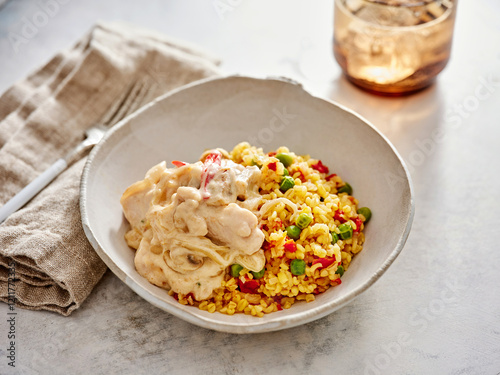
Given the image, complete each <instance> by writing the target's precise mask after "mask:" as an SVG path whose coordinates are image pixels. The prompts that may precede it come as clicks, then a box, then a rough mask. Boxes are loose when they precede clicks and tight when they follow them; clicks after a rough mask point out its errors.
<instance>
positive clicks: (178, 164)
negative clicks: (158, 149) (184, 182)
mask: <svg viewBox="0 0 500 375" xmlns="http://www.w3.org/2000/svg"><path fill="white" fill-rule="evenodd" d="M172 164H173V165H175V166H176V167H177V168H180V167H183V166H185V165H186V164H187V163H184V162H183V161H179V160H173V161H172Z"/></svg>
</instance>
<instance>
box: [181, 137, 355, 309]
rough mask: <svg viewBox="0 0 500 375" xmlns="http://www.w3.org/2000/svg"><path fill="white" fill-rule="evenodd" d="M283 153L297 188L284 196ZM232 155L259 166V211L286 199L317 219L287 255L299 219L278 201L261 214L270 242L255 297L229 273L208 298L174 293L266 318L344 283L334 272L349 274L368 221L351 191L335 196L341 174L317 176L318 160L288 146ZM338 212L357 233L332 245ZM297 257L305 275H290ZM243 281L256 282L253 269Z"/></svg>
mask: <svg viewBox="0 0 500 375" xmlns="http://www.w3.org/2000/svg"><path fill="white" fill-rule="evenodd" d="M279 153H288V154H289V155H291V156H292V157H293V163H292V164H291V165H290V166H289V167H288V172H289V175H290V176H292V177H293V178H294V181H295V186H294V187H293V188H291V189H289V190H287V191H286V192H285V193H282V192H281V191H280V182H281V179H282V176H283V172H284V166H283V164H282V163H280V162H279V160H278V159H277V158H275V157H274V155H276V154H279ZM229 156H230V158H231V160H233V161H234V162H236V163H239V164H242V165H244V166H250V165H257V166H259V167H260V168H261V172H262V179H261V183H260V193H261V195H262V200H261V203H260V206H259V208H260V207H261V206H262V205H264V204H265V203H266V202H268V201H270V200H272V199H276V198H280V197H284V198H287V199H289V200H290V201H292V202H293V203H295V204H296V205H297V208H298V210H299V213H309V214H311V215H312V216H313V218H314V220H313V222H312V223H311V224H310V225H309V226H308V227H306V228H305V229H303V230H302V232H301V234H300V238H299V239H298V240H296V241H295V245H296V248H297V250H296V251H295V252H289V251H285V248H284V246H285V243H286V242H289V241H292V240H290V239H289V238H288V237H287V233H286V230H285V228H286V227H287V226H289V225H291V224H293V220H294V219H296V215H295V217H294V218H292V212H291V210H290V209H288V208H287V207H286V206H285V204H284V203H282V202H279V203H277V204H276V205H275V206H274V207H273V208H272V209H269V210H268V211H267V212H266V213H265V214H264V215H263V216H262V218H261V221H260V225H261V229H262V231H263V232H264V234H265V238H266V241H265V242H264V245H263V249H264V253H265V256H266V267H265V273H264V276H263V277H262V278H261V279H260V280H259V283H260V285H259V287H258V289H257V293H243V292H241V291H240V290H239V288H238V279H237V278H235V277H232V276H231V274H230V272H229V270H228V272H226V276H225V280H224V281H223V282H222V285H221V286H220V288H217V289H216V290H215V291H214V293H213V296H212V298H210V299H209V300H206V301H202V302H199V301H196V300H194V299H193V298H192V297H191V296H190V295H188V296H185V295H182V294H175V293H173V292H171V294H172V295H174V296H175V297H176V298H177V299H178V301H179V303H181V304H186V305H187V304H189V305H194V306H197V307H198V308H199V309H201V310H206V311H208V312H210V313H213V312H215V311H218V312H220V313H223V314H228V315H233V314H236V313H244V314H247V315H253V316H257V317H262V316H264V314H268V313H271V312H275V311H278V310H281V309H288V308H290V307H291V306H292V305H293V304H294V303H295V302H296V301H306V302H311V301H314V299H315V295H317V294H319V293H323V292H324V291H326V290H327V289H329V288H330V287H334V286H337V285H339V284H340V283H341V281H340V276H339V275H338V274H337V273H336V272H337V268H338V267H339V266H340V265H341V266H342V267H343V268H344V270H346V271H347V269H348V268H349V264H350V262H351V260H352V258H353V257H354V256H355V254H357V253H359V252H360V251H361V250H362V249H363V243H364V240H365V238H364V234H363V229H364V224H363V223H362V221H364V220H365V218H364V217H363V216H362V215H358V214H357V213H356V211H357V205H358V201H357V200H356V199H355V198H354V197H352V196H349V195H348V194H347V193H339V194H337V190H338V189H339V188H340V187H342V186H343V185H344V184H345V183H344V181H342V179H341V178H340V177H339V176H337V175H330V176H327V174H326V173H320V172H318V171H317V170H316V169H314V168H313V167H312V166H314V165H317V163H318V160H316V159H311V158H310V157H309V156H308V155H305V156H299V155H296V154H295V153H293V152H291V151H290V150H288V148H286V147H280V148H278V149H277V150H275V152H271V153H269V154H265V153H264V152H263V150H262V149H261V148H256V147H252V146H250V145H249V144H248V143H246V142H244V143H240V144H239V145H237V146H236V147H235V148H234V149H233V150H232V152H230V153H229ZM274 163H275V164H274ZM270 167H271V168H270ZM273 169H276V170H273ZM327 178H328V179H327ZM339 210H342V211H343V220H342V221H345V222H347V223H349V224H350V225H351V226H352V228H353V229H354V232H353V236H352V237H351V238H349V239H347V240H342V238H341V237H339V241H338V242H337V243H335V244H333V245H332V235H331V234H330V232H335V233H337V234H338V233H339V230H338V226H339V225H340V224H341V223H342V222H341V221H339V220H336V219H335V217H334V216H335V213H336V212H338V211H339ZM357 225H360V228H357ZM332 257H335V262H334V263H333V264H332V265H330V266H328V267H323V266H322V264H321V263H316V264H313V262H314V260H316V259H325V258H328V259H331V258H332ZM293 259H303V260H304V261H305V262H306V271H305V274H303V275H300V276H295V275H293V274H292V273H291V271H290V262H291V260H293ZM239 278H240V279H241V281H242V282H245V281H248V280H251V279H253V275H252V273H250V271H249V270H247V269H243V270H242V271H241V272H240V276H239Z"/></svg>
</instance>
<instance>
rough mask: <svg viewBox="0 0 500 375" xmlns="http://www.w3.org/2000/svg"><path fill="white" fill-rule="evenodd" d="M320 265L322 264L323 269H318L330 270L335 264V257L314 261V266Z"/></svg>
mask: <svg viewBox="0 0 500 375" xmlns="http://www.w3.org/2000/svg"><path fill="white" fill-rule="evenodd" d="M318 263H321V267H318V269H319V268H328V267H330V266H331V265H332V264H333V263H335V257H332V258H319V259H315V260H313V266H314V265H315V264H318Z"/></svg>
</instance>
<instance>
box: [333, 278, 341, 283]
mask: <svg viewBox="0 0 500 375" xmlns="http://www.w3.org/2000/svg"><path fill="white" fill-rule="evenodd" d="M332 283H335V284H337V285H340V284H342V280H340V277H339V278H338V279H335V280H332Z"/></svg>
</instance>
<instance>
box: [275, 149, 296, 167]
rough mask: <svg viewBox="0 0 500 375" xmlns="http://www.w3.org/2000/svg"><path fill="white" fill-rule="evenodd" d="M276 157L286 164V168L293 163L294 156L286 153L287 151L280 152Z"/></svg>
mask: <svg viewBox="0 0 500 375" xmlns="http://www.w3.org/2000/svg"><path fill="white" fill-rule="evenodd" d="M276 159H278V160H279V161H280V162H281V164H283V165H284V166H285V168H288V167H289V166H290V165H292V163H293V156H292V155H290V154H285V153H282V154H278V155H276Z"/></svg>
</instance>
